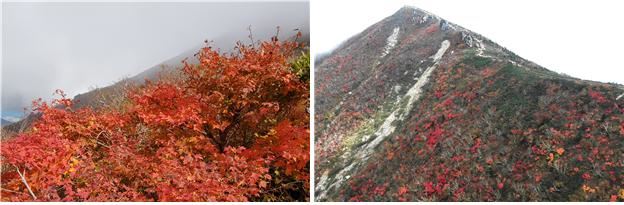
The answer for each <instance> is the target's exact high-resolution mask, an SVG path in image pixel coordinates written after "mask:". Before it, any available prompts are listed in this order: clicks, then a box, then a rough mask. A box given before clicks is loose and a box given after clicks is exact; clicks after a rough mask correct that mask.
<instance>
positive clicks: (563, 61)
mask: <svg viewBox="0 0 624 205" xmlns="http://www.w3.org/2000/svg"><path fill="white" fill-rule="evenodd" d="M403 5H412V6H415V7H418V8H421V9H424V10H427V11H429V12H431V13H434V14H436V15H438V16H440V17H442V18H444V19H446V20H449V21H451V22H453V23H456V24H458V25H461V26H462V27H465V28H467V29H470V30H472V31H475V32H477V33H480V34H482V35H483V36H485V37H487V38H489V39H491V40H492V41H494V42H497V43H498V44H500V45H502V46H504V47H506V48H508V49H509V50H511V51H513V52H514V53H516V54H518V55H519V56H521V57H523V58H525V59H528V60H531V61H533V62H535V63H537V64H539V65H541V66H544V67H546V68H548V69H550V70H553V71H556V72H563V73H566V74H569V75H571V76H574V77H578V78H582V79H589V80H595V81H602V82H617V83H619V84H624V66H623V63H622V53H623V51H622V48H624V38H623V36H624V28H623V27H622V20H623V19H624V12H622V10H623V9H624V6H622V3H620V1H610V0H587V1H557V0H549V1H544V0H521V1H519V0H517V1H501V0H470V1H466V0H411V1H403V0H395V1H392V0H384V1H363V0H337V1H323V0H319V1H314V0H313V1H312V3H311V8H312V17H311V18H312V25H311V26H312V27H311V29H312V45H313V46H312V49H313V50H314V51H313V52H315V53H323V52H327V51H330V50H331V49H333V48H335V47H337V46H338V45H339V44H340V43H341V42H343V41H345V40H347V39H348V38H349V37H351V36H353V35H355V34H357V33H359V32H361V31H362V30H364V29H365V28H367V27H368V26H371V25H372V24H374V23H377V22H378V21H380V20H382V19H383V18H385V17H387V16H390V15H392V14H393V13H394V12H396V11H397V10H399V9H400V8H401V7H402V6H403Z"/></svg>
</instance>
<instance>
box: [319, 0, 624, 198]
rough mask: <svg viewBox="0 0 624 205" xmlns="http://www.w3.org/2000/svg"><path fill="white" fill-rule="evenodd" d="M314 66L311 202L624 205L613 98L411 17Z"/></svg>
mask: <svg viewBox="0 0 624 205" xmlns="http://www.w3.org/2000/svg"><path fill="white" fill-rule="evenodd" d="M316 65H317V66H316V69H315V72H316V82H315V88H316V90H315V96H316V99H315V110H316V114H315V122H316V124H315V130H316V131H315V132H316V133H315V143H316V146H315V156H316V159H315V164H316V176H315V179H316V180H315V182H316V190H315V192H316V196H317V200H320V201H346V200H352V201H416V200H434V201H493V200H499V201H500V200H502V201H531V200H548V201H568V200H581V201H584V200H592V201H608V200H623V199H624V189H623V188H624V186H623V184H622V183H624V181H623V180H624V175H623V174H622V173H624V169H623V168H624V164H623V163H624V161H623V160H624V155H623V154H624V152H623V151H624V148H623V145H624V143H623V140H624V115H623V113H624V109H623V108H624V100H622V99H621V98H618V96H620V95H621V94H622V93H624V89H623V88H622V86H621V85H616V84H606V83H600V82H592V81H584V80H580V79H576V78H572V77H569V76H565V75H560V74H557V73H555V72H552V71H549V70H547V69H545V68H542V67H541V66H539V65H537V64H535V63H532V62H530V61H528V60H525V59H522V58H520V57H518V56H517V55H515V54H514V53H512V52H510V51H508V50H507V49H505V48H503V47H501V46H499V45H497V44H495V43H493V42H492V41H490V40H488V39H486V38H485V37H483V36H481V35H479V34H476V33H474V32H472V31H470V30H467V29H465V28H462V27H460V26H458V25H455V24H453V23H450V22H448V21H446V20H444V19H442V18H440V17H437V16H435V15H433V14H430V13H428V12H426V11H423V10H420V9H417V8H411V7H404V8H402V9H400V10H399V11H398V12H397V13H395V14H394V15H392V16H390V17H388V18H386V19H384V20H382V21H381V22H379V23H376V24H374V25H372V26H371V27H369V28H367V29H366V30H364V31H363V32H362V33H360V34H358V35H356V36H354V37H352V38H351V39H349V40H348V41H346V42H345V43H344V44H343V45H341V46H340V47H339V48H337V49H336V50H335V51H333V52H332V53H331V54H329V55H328V56H326V57H324V58H322V59H320V60H319V62H318V63H317V64H316Z"/></svg>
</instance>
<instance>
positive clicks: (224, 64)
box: [0, 1, 310, 202]
mask: <svg viewBox="0 0 624 205" xmlns="http://www.w3.org/2000/svg"><path fill="white" fill-rule="evenodd" d="M309 18H310V8H309V2H307V1H296V2H279V1H278V2H242V1H236V2H193V3H167V2H149V3H147V2H146V3H113V2H111V3H79V2H72V3H60V2H59V3H52V2H49V3H18V2H3V3H2V72H1V77H0V78H1V79H2V82H1V90H2V94H1V101H2V104H1V107H0V112H1V117H2V122H1V126H2V131H1V136H0V188H1V189H0V201H2V202H16V201H72V202H81V201H96V202H108V201H145V202H153V201H235V202H245V201H309V200H310V191H309V190H310V117H309V116H310V51H309V42H310V26H309V21H310V20H309Z"/></svg>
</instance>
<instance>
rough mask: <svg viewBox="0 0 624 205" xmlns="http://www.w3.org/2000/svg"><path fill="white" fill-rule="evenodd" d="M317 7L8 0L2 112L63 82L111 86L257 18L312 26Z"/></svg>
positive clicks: (268, 23)
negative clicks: (26, 0) (311, 14)
mask: <svg viewBox="0 0 624 205" xmlns="http://www.w3.org/2000/svg"><path fill="white" fill-rule="evenodd" d="M309 11H310V10H309V4H308V3H307V2H304V1H299V2H285V3H284V2H282V3H267V2H262V3H248V2H236V3H216V2H208V3H6V2H5V3H3V4H2V77H1V78H2V83H1V84H2V116H3V117H6V116H14V115H17V113H21V111H22V108H23V107H24V106H27V105H30V102H31V101H32V100H33V99H36V98H38V97H42V98H44V99H50V97H52V93H53V92H54V90H55V89H57V88H58V89H63V90H65V91H66V93H68V95H69V96H74V95H77V94H80V93H84V92H86V91H88V90H89V88H90V87H96V86H99V87H102V86H107V85H110V84H112V83H113V82H115V81H118V80H120V79H121V78H123V77H129V76H132V75H135V74H138V73H140V72H141V71H144V70H146V69H148V68H150V67H152V66H154V65H157V64H159V63H160V62H163V61H165V60H167V59H169V58H171V57H174V56H177V55H179V54H181V53H183V52H186V51H187V50H189V49H191V48H195V47H197V46H199V45H202V44H203V41H204V40H205V39H209V40H210V39H211V38H218V37H220V36H223V35H231V34H232V33H236V34H241V35H240V36H245V37H246V36H247V33H248V31H247V27H248V26H249V25H252V30H254V31H255V32H258V31H261V30H267V29H262V28H270V29H269V30H270V31H271V33H270V35H272V34H274V32H275V27H276V26H281V27H282V29H283V31H292V29H294V28H301V27H307V26H309ZM302 29H306V30H307V28H302ZM283 33H286V32H283ZM293 33H294V32H293ZM254 35H262V34H254ZM293 35H294V34H293ZM240 40H247V39H240ZM233 46H234V45H233V44H232V47H233ZM16 112H17V113H16Z"/></svg>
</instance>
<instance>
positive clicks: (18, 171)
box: [15, 166, 37, 200]
mask: <svg viewBox="0 0 624 205" xmlns="http://www.w3.org/2000/svg"><path fill="white" fill-rule="evenodd" d="M15 170H17V174H19V176H20V177H21V178H22V182H24V185H26V188H27V189H28V192H30V196H32V197H33V199H34V200H37V196H35V193H33V191H32V189H30V185H28V182H26V177H25V176H26V169H24V173H23V174H22V172H20V170H19V168H18V167H17V166H15Z"/></svg>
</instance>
